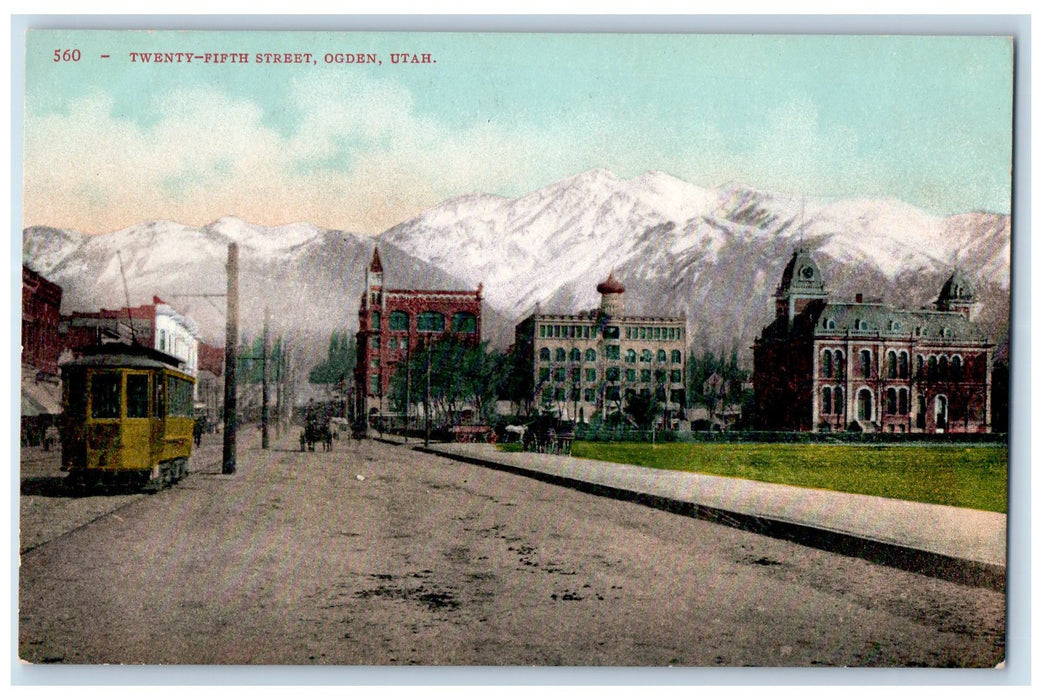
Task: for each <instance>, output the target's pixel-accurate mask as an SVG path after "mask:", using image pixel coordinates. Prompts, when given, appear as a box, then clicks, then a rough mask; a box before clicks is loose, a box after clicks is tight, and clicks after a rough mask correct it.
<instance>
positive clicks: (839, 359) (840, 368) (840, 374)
mask: <svg viewBox="0 0 1042 700" xmlns="http://www.w3.org/2000/svg"><path fill="white" fill-rule="evenodd" d="M835 361H836V378H837V379H843V378H844V377H845V376H847V363H846V362H845V361H844V360H843V351H842V350H837V351H836V355H835Z"/></svg>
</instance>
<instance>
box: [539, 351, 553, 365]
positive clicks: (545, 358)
mask: <svg viewBox="0 0 1042 700" xmlns="http://www.w3.org/2000/svg"><path fill="white" fill-rule="evenodd" d="M539 361H540V362H549V361H550V348H539Z"/></svg>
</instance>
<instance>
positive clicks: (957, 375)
mask: <svg viewBox="0 0 1042 700" xmlns="http://www.w3.org/2000/svg"><path fill="white" fill-rule="evenodd" d="M952 379H954V380H955V381H957V382H958V381H962V358H961V357H960V356H958V355H955V356H954V357H952Z"/></svg>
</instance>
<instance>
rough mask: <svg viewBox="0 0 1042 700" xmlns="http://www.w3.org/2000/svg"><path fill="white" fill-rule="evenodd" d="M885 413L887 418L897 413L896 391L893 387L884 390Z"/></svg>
mask: <svg viewBox="0 0 1042 700" xmlns="http://www.w3.org/2000/svg"><path fill="white" fill-rule="evenodd" d="M886 413H887V415H888V416H892V415H895V414H896V413H897V390H896V389H894V388H893V387H891V388H889V389H887V390H886Z"/></svg>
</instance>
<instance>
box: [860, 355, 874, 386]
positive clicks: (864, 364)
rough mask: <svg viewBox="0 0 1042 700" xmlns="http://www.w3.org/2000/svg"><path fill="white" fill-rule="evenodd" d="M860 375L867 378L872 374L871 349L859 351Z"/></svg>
mask: <svg viewBox="0 0 1042 700" xmlns="http://www.w3.org/2000/svg"><path fill="white" fill-rule="evenodd" d="M861 376H862V377H864V378H865V379H868V378H869V377H871V376H872V351H871V350H862V351H861Z"/></svg>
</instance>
